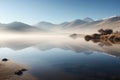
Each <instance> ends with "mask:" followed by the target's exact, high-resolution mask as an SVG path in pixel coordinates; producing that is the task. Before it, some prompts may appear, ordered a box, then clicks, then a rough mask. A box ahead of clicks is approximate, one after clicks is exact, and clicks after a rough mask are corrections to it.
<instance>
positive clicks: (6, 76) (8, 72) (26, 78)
mask: <svg viewBox="0 0 120 80" xmlns="http://www.w3.org/2000/svg"><path fill="white" fill-rule="evenodd" d="M21 69H28V67H26V66H23V65H20V64H17V63H14V62H13V61H10V60H9V61H0V80H37V78H35V77H33V76H32V75H30V74H29V73H28V72H27V71H24V72H23V74H21V75H17V74H15V72H17V71H19V70H21Z"/></svg>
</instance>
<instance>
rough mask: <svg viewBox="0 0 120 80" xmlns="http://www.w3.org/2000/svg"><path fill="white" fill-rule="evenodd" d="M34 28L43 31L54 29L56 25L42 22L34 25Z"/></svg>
mask: <svg viewBox="0 0 120 80" xmlns="http://www.w3.org/2000/svg"><path fill="white" fill-rule="evenodd" d="M34 26H36V27H37V28H41V29H44V30H49V29H51V28H54V27H55V26H57V25H56V24H53V23H50V22H45V21H42V22H39V23H38V24H36V25H34Z"/></svg>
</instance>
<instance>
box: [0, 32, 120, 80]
mask: <svg viewBox="0 0 120 80" xmlns="http://www.w3.org/2000/svg"><path fill="white" fill-rule="evenodd" d="M0 35H1V39H0V47H1V48H0V58H1V59H3V58H7V59H9V60H10V61H12V62H15V63H14V64H11V65H15V64H17V65H18V64H19V65H21V64H22V65H23V66H27V67H23V66H22V67H21V68H25V69H28V71H27V72H25V73H23V74H22V75H21V76H19V77H15V76H12V77H13V78H11V79H18V80H22V79H25V80H27V79H30V77H28V76H27V75H30V76H31V79H33V80H80V79H82V80H88V79H92V80H96V79H100V80H106V79H109V80H115V79H120V77H119V76H120V73H119V72H120V68H119V67H120V58H119V57H120V51H119V50H120V45H119V44H112V45H111V46H108V45H106V44H103V43H94V42H92V41H90V42H86V41H85V40H84V38H83V36H81V37H80V36H79V37H77V38H72V37H70V36H69V34H68V33H67V34H66V33H65V34H64V33H62V34H60V33H59V34H57V33H39V34H38V33H16V34H15V33H4V34H2V33H1V34H0ZM101 44H102V46H101ZM3 53H4V54H3ZM0 63H1V62H0ZM4 63H6V66H7V65H9V64H8V63H7V62H4ZM1 64H2V63H1ZM11 68H13V66H11V67H10V69H11ZM10 69H9V68H6V69H5V70H6V71H9V70H10ZM18 70H20V69H18ZM18 70H12V71H13V72H12V71H11V72H10V73H7V72H6V73H4V76H3V75H1V74H2V72H1V73H0V77H3V80H4V79H5V78H6V77H7V76H6V74H8V75H15V74H13V73H14V72H16V71H18ZM26 73H27V74H26ZM16 76H17V75H16ZM7 78H8V77H7Z"/></svg>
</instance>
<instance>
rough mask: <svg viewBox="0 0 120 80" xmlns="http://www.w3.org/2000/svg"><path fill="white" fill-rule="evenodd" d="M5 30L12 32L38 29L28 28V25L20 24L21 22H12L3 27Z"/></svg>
mask: <svg viewBox="0 0 120 80" xmlns="http://www.w3.org/2000/svg"><path fill="white" fill-rule="evenodd" d="M4 27H5V29H6V30H12V31H35V30H38V28H36V27H33V26H30V25H28V24H25V23H22V22H12V23H9V24H6V26H4Z"/></svg>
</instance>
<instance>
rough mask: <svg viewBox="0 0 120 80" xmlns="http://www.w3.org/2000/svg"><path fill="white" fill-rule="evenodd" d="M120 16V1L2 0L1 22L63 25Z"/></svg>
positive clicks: (0, 2)
mask: <svg viewBox="0 0 120 80" xmlns="http://www.w3.org/2000/svg"><path fill="white" fill-rule="evenodd" d="M113 15H120V0H0V22H1V23H9V22H13V21H21V22H25V23H28V24H36V23H38V22H40V21H49V22H53V23H61V22H64V21H71V20H74V19H83V18H85V17H91V18H93V19H102V18H106V17H109V16H113Z"/></svg>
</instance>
